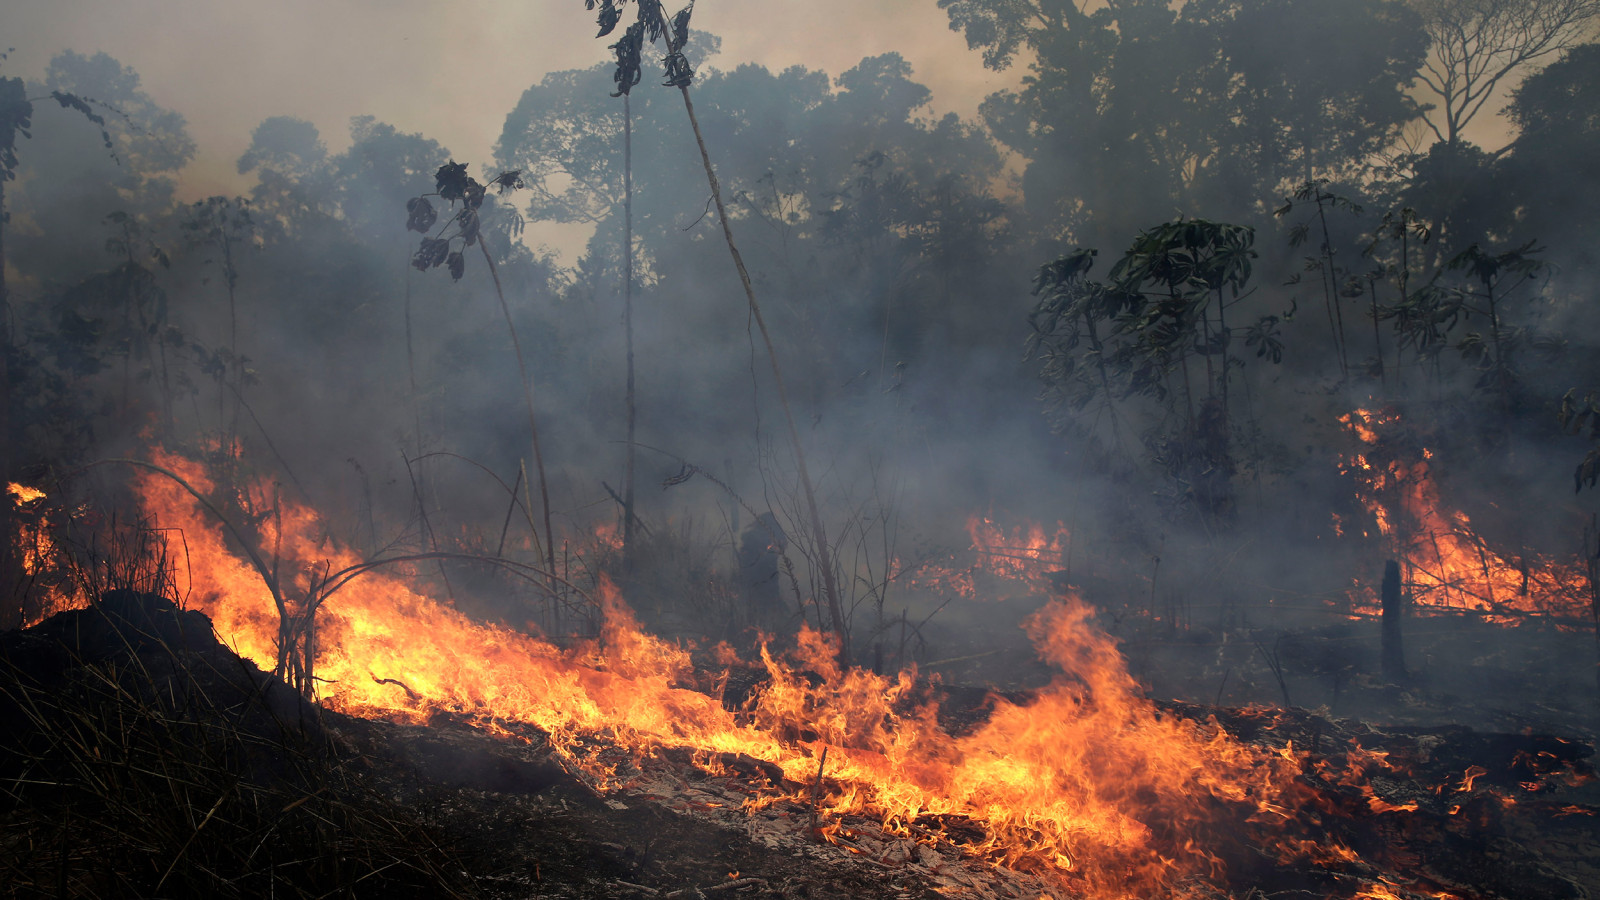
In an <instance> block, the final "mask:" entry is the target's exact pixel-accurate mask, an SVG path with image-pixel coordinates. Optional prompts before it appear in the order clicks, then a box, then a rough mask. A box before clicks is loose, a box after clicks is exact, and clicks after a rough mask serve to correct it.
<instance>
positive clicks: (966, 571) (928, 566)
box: [911, 515, 1072, 600]
mask: <svg viewBox="0 0 1600 900" xmlns="http://www.w3.org/2000/svg"><path fill="white" fill-rule="evenodd" d="M967 536H968V537H969V538H970V539H971V541H972V543H971V546H970V547H969V548H968V549H967V550H966V551H964V552H963V553H960V554H951V556H950V557H949V559H948V560H947V561H946V564H934V563H931V562H930V563H924V564H923V565H922V566H920V567H919V568H918V569H917V571H916V572H915V573H914V574H913V576H912V579H911V583H912V585H913V586H915V587H918V588H921V589H923V590H929V591H935V592H948V593H953V594H955V595H956V596H958V597H961V598H962V599H964V600H984V599H989V598H990V597H991V596H992V595H991V593H990V591H989V590H988V589H990V588H994V587H999V586H1002V585H1004V586H1007V587H1009V586H1014V585H1020V586H1021V587H1023V588H1024V589H1026V590H1027V591H1028V592H1029V593H1032V594H1037V595H1041V596H1054V595H1056V594H1059V593H1060V592H1061V585H1059V584H1057V583H1056V581H1055V576H1059V575H1060V574H1061V573H1062V570H1063V569H1065V567H1066V561H1067V558H1068V552H1069V551H1070V550H1071V547H1072V534H1071V532H1069V531H1068V530H1067V527H1066V526H1065V525H1063V524H1062V523H1060V522H1057V523H1056V525H1055V529H1054V530H1053V531H1051V530H1047V529H1046V527H1045V526H1044V525H1042V524H1040V523H1038V522H1027V523H1024V524H1022V525H1014V526H1011V527H1010V528H1005V527H1003V526H1001V525H999V524H997V523H996V522H995V520H994V518H993V517H992V516H979V515H974V516H970V517H968V519H967ZM969 556H970V559H971V562H970V563H968V564H966V565H958V564H957V561H958V559H961V560H965V559H967V558H969Z"/></svg>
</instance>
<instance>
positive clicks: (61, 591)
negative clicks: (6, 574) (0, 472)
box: [6, 482, 88, 627]
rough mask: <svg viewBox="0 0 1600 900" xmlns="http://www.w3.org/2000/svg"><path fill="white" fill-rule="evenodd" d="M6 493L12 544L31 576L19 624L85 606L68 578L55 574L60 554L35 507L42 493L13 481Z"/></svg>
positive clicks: (59, 563)
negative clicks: (11, 510) (11, 513)
mask: <svg viewBox="0 0 1600 900" xmlns="http://www.w3.org/2000/svg"><path fill="white" fill-rule="evenodd" d="M6 494H7V495H8V496H9V497H10V498H11V502H12V504H13V505H14V506H15V507H16V510H17V516H16V517H15V519H14V520H13V522H12V527H13V529H14V533H15V537H14V538H13V539H12V546H13V548H14V549H15V552H16V554H17V555H16V559H17V560H18V562H19V563H20V564H21V566H22V571H23V572H24V573H25V574H26V575H28V576H29V578H30V579H32V583H31V584H30V585H29V591H28V593H29V603H28V604H27V605H26V606H25V607H24V609H23V615H22V625H23V626H24V627H26V626H29V625H35V624H37V623H39V622H42V621H44V620H45V619H48V618H50V617H51V616H53V615H55V614H56V613H58V612H64V611H66V610H69V609H77V608H80V607H83V606H87V605H88V601H87V600H86V599H85V597H84V596H83V595H82V593H81V592H80V591H78V590H77V589H76V586H75V585H73V584H72V583H71V582H70V581H65V580H63V579H61V578H59V577H57V576H58V575H59V574H60V573H59V571H58V570H59V568H60V565H61V553H60V549H59V547H58V546H57V544H56V538H55V535H54V534H53V533H52V532H51V526H50V521H49V519H48V518H47V517H46V516H45V515H44V514H43V512H42V511H41V510H40V509H39V507H40V506H41V504H42V502H43V501H44V500H45V497H46V495H45V492H44V491H42V490H40V489H38V488H35V487H28V486H27V485H22V484H17V483H15V482H12V483H9V484H7V485H6Z"/></svg>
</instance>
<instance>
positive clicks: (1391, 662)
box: [1383, 559, 1406, 683]
mask: <svg viewBox="0 0 1600 900" xmlns="http://www.w3.org/2000/svg"><path fill="white" fill-rule="evenodd" d="M1404 618H1405V597H1404V595H1403V594H1401V592H1400V564H1399V563H1397V562H1395V561H1394V560H1392V559H1389V560H1384V563H1383V677H1384V679H1385V680H1386V681H1390V682H1394V683H1399V682H1403V681H1405V680H1406V653H1405V646H1404V643H1403V640H1402V633H1401V623H1402V622H1403V621H1404Z"/></svg>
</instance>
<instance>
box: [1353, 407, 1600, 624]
mask: <svg viewBox="0 0 1600 900" xmlns="http://www.w3.org/2000/svg"><path fill="white" fill-rule="evenodd" d="M1340 422H1342V423H1343V425H1344V427H1345V428H1346V430H1347V431H1348V432H1349V433H1350V434H1351V435H1353V436H1354V437H1355V438H1356V439H1357V440H1358V441H1359V448H1358V449H1357V450H1355V451H1353V452H1351V453H1349V454H1347V455H1346V456H1345V457H1344V459H1343V462H1342V465H1341V468H1342V469H1343V471H1344V472H1345V473H1346V474H1348V475H1350V476H1351V477H1352V478H1353V479H1354V481H1355V482H1356V484H1357V486H1358V487H1357V501H1358V502H1359V504H1360V505H1361V507H1362V509H1363V511H1364V512H1365V514H1366V516H1367V517H1368V518H1369V519H1370V528H1369V529H1367V530H1368V531H1369V532H1372V533H1368V534H1364V535H1363V537H1370V538H1379V539H1381V540H1382V541H1384V542H1385V543H1386V544H1388V545H1389V547H1388V550H1389V552H1390V553H1392V554H1393V555H1394V556H1395V558H1396V559H1398V560H1399V562H1400V564H1401V567H1402V569H1403V576H1402V577H1403V579H1404V584H1405V586H1406V591H1407V594H1408V595H1409V600H1410V604H1411V605H1412V606H1413V607H1414V608H1415V609H1416V610H1418V611H1419V612H1420V613H1422V614H1425V615H1427V614H1434V615H1448V614H1462V613H1465V614H1472V615H1477V616H1481V617H1483V618H1484V619H1485V620H1487V621H1490V622H1493V623H1496V624H1508V625H1512V624H1519V623H1522V622H1525V621H1527V620H1528V619H1529V618H1530V617H1546V618H1553V619H1559V620H1563V621H1564V622H1565V623H1568V624H1571V623H1578V622H1582V621H1583V620H1584V619H1589V618H1594V619H1595V620H1596V621H1600V592H1597V591H1600V589H1597V587H1596V584H1595V581H1594V577H1593V574H1592V573H1591V571H1590V569H1589V567H1588V566H1587V565H1586V564H1585V561H1584V560H1583V559H1581V558H1570V559H1564V560H1563V559H1552V558H1550V557H1548V556H1545V555H1543V554H1539V553H1535V552H1530V551H1528V550H1526V549H1523V550H1522V551H1521V552H1519V553H1514V554H1507V553H1504V552H1503V551H1500V550H1497V549H1496V548H1495V547H1493V546H1491V544H1490V542H1488V541H1486V540H1485V539H1484V538H1483V537H1482V536H1481V535H1480V534H1479V533H1478V532H1477V531H1475V530H1474V528H1473V526H1472V520H1471V518H1470V517H1469V516H1468V515H1467V514H1466V513H1465V512H1462V511H1460V510H1452V509H1450V508H1449V507H1448V506H1446V504H1445V503H1444V502H1443V500H1442V499H1441V497H1440V493H1439V488H1438V485H1437V484H1436V483H1435V481H1434V478H1433V473H1432V471H1431V468H1432V466H1431V464H1432V461H1433V453H1432V451H1431V450H1429V449H1428V448H1427V447H1426V446H1424V445H1423V444H1422V442H1421V441H1420V440H1419V438H1418V436H1417V435H1415V434H1413V433H1411V432H1410V430H1409V429H1407V428H1406V427H1405V425H1404V423H1403V422H1402V420H1401V417H1400V415H1399V414H1398V413H1396V412H1393V411H1373V410H1365V409H1358V410H1355V411H1354V412H1351V413H1349V414H1347V415H1345V416H1343V417H1341V418H1340ZM1336 526H1337V527H1338V528H1339V529H1340V530H1341V531H1342V530H1343V529H1344V527H1345V526H1344V524H1343V523H1338V522H1336ZM1351 599H1352V601H1353V612H1355V613H1356V614H1359V615H1376V614H1378V612H1379V611H1380V609H1379V601H1378V596H1377V592H1376V591H1375V590H1374V589H1373V586H1372V584H1371V583H1370V582H1369V583H1366V584H1359V585H1357V586H1356V588H1355V590H1354V592H1353V596H1352V598H1351Z"/></svg>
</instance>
